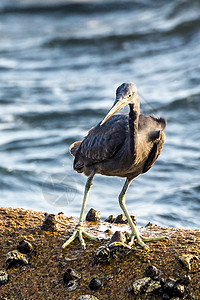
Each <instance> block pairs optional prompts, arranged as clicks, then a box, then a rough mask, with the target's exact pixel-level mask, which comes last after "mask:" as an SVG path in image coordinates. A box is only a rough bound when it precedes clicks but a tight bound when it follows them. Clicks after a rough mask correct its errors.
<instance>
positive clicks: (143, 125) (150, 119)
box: [138, 114, 166, 133]
mask: <svg viewBox="0 0 200 300" xmlns="http://www.w3.org/2000/svg"><path fill="white" fill-rule="evenodd" d="M165 126H166V120H165V119H164V118H162V117H158V118H156V117H155V116H146V115H143V114H141V115H140V117H139V122H138V131H139V132H142V131H146V132H148V133H150V132H151V131H157V130H164V129H165Z"/></svg>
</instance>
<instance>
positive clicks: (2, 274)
mask: <svg viewBox="0 0 200 300" xmlns="http://www.w3.org/2000/svg"><path fill="white" fill-rule="evenodd" d="M8 280H9V275H8V273H7V272H6V271H4V270H0V286H1V285H2V284H5V283H7V282H8Z"/></svg>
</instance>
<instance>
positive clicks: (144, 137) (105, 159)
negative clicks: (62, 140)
mask: <svg viewBox="0 0 200 300" xmlns="http://www.w3.org/2000/svg"><path fill="white" fill-rule="evenodd" d="M127 104H129V107H130V112H129V114H128V115H123V114H119V115H114V116H113V114H114V113H115V112H116V111H118V110H119V109H120V108H121V107H123V106H124V105H127ZM165 126H166V121H165V119H163V118H161V117H159V118H156V117H155V116H146V115H143V114H140V104H139V98H138V93H137V88H136V86H135V84H133V83H124V84H122V85H121V86H120V87H118V89H117V91H116V100H115V103H114V105H113V107H112V108H111V110H110V111H109V112H108V114H107V115H106V117H105V119H104V120H103V121H102V122H100V123H99V124H98V125H97V126H95V127H93V128H91V129H90V131H89V132H88V135H87V136H86V137H85V138H84V139H83V141H81V142H75V143H73V144H72V145H71V146H70V152H71V154H72V155H73V156H74V157H75V159H74V170H75V171H77V172H78V173H84V174H85V175H86V176H88V183H87V184H89V185H88V187H87V185H86V191H85V196H84V203H83V207H82V211H81V217H80V221H79V224H78V226H77V228H76V231H77V232H79V233H80V231H81V232H83V234H85V233H84V231H83V229H82V221H83V214H84V210H85V204H86V198H87V194H88V191H89V189H90V187H91V184H92V179H93V176H94V175H95V174H96V173H97V174H102V175H106V176H119V177H126V178H127V180H126V182H125V185H124V188H123V190H122V193H121V194H120V197H119V202H120V206H121V207H122V209H123V211H124V213H125V215H126V217H127V219H128V222H129V225H130V227H131V229H132V234H131V238H132V242H133V240H134V238H136V239H137V241H138V243H139V244H140V245H141V246H143V247H144V246H145V244H144V243H143V240H144V238H143V237H141V236H140V235H139V234H138V232H137V229H136V228H135V226H134V225H133V224H132V223H131V222H132V221H131V220H130V218H129V214H128V211H127V209H126V206H125V199H124V196H125V193H126V191H127V188H128V186H129V184H130V183H131V181H132V180H133V179H134V178H135V177H136V176H138V175H139V174H142V173H145V172H147V171H148V170H149V169H150V168H151V167H152V166H153V164H154V163H155V161H156V159H157V158H158V156H159V154H160V152H161V150H162V147H163V144H164V138H165V135H164V132H163V130H164V128H165ZM79 233H77V234H78V235H79ZM77 234H76V235H77ZM85 235H87V234H85ZM74 238H75V237H74ZM79 238H80V237H79ZM80 240H81V238H80ZM70 242H71V241H70ZM70 242H69V240H68V241H67V242H66V243H65V244H64V246H63V247H64V248H65V247H66V245H68V244H69V243H70ZM81 244H82V246H83V247H85V244H84V243H83V239H82V240H81Z"/></svg>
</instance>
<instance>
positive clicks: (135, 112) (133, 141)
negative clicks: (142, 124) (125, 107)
mask: <svg viewBox="0 0 200 300" xmlns="http://www.w3.org/2000/svg"><path fill="white" fill-rule="evenodd" d="M129 107H130V112H129V134H130V150H131V153H132V154H133V155H134V156H135V155H136V151H137V141H138V120H139V115H140V103H139V98H138V97H137V99H136V101H135V103H134V104H129Z"/></svg>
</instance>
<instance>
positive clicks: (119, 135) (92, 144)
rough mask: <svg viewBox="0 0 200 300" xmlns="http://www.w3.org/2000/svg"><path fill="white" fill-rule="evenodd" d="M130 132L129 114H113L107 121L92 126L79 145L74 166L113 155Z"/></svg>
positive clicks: (78, 166)
mask: <svg viewBox="0 0 200 300" xmlns="http://www.w3.org/2000/svg"><path fill="white" fill-rule="evenodd" d="M127 134H128V116H127V115H116V116H112V117H111V118H110V119H109V120H108V121H107V122H106V123H104V124H103V125H102V126H100V123H99V124H98V125H97V126H96V127H94V128H92V129H91V130H90V131H89V132H88V135H87V136H86V137H85V138H84V140H83V141H82V143H81V144H80V145H79V148H78V151H77V153H76V157H75V160H74V168H75V169H80V168H83V166H90V165H93V164H95V163H98V162H102V161H105V160H108V159H110V158H111V157H113V156H114V155H115V154H116V152H117V151H118V150H119V149H120V148H121V146H122V145H123V143H124V141H125V139H126V136H127Z"/></svg>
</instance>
